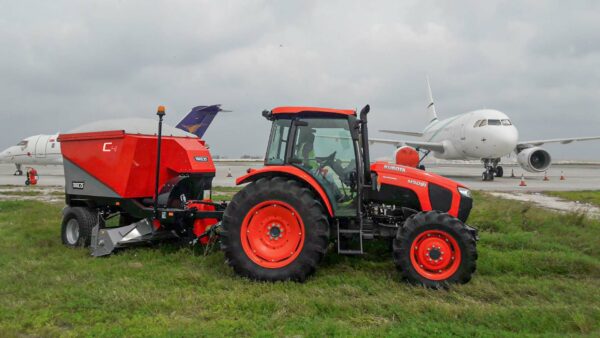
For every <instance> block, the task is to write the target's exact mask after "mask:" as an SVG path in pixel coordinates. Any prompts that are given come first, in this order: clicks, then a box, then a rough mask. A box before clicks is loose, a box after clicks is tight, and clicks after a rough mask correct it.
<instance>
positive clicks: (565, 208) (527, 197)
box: [489, 192, 600, 219]
mask: <svg viewBox="0 0 600 338" xmlns="http://www.w3.org/2000/svg"><path fill="white" fill-rule="evenodd" d="M489 194H490V195H492V196H496V197H501V198H505V199H511V200H516V201H521V202H531V203H533V204H535V205H536V206H538V207H541V208H545V209H550V210H554V211H559V212H563V213H566V212H577V213H584V214H586V215H587V216H588V217H591V218H596V219H600V208H598V207H596V206H593V205H591V204H587V203H581V202H573V201H568V200H564V199H561V198H558V197H554V196H548V195H543V194H540V193H522V192H489Z"/></svg>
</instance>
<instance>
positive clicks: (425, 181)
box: [371, 162, 473, 222]
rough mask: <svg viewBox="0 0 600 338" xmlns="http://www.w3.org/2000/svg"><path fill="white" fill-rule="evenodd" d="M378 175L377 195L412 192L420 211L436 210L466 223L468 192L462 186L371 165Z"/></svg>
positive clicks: (384, 165) (399, 168) (386, 165)
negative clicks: (380, 192) (417, 201)
mask: <svg viewBox="0 0 600 338" xmlns="http://www.w3.org/2000/svg"><path fill="white" fill-rule="evenodd" d="M371 172H372V173H375V174H377V182H376V184H377V191H378V192H379V191H388V190H389V189H388V188H387V187H388V186H392V187H394V188H393V189H392V191H411V192H412V193H414V195H415V196H416V197H417V199H418V200H419V205H420V210H423V211H429V210H439V211H443V212H447V213H449V214H450V215H452V216H454V217H457V218H459V219H460V220H461V221H463V222H465V221H466V219H467V217H468V216H469V212H470V210H471V206H472V201H473V199H472V197H471V192H470V190H469V189H468V188H467V187H465V186H464V185H463V184H460V183H458V182H456V181H453V180H451V179H448V178H445V177H442V176H440V175H436V174H432V173H429V172H426V171H423V170H420V169H416V168H412V167H406V166H403V165H397V164H392V163H388V162H375V163H373V164H371Z"/></svg>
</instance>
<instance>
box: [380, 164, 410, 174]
mask: <svg viewBox="0 0 600 338" xmlns="http://www.w3.org/2000/svg"><path fill="white" fill-rule="evenodd" d="M383 169H387V170H393V171H397V172H400V173H404V172H406V169H404V168H402V167H397V166H395V165H389V164H386V165H384V166H383Z"/></svg>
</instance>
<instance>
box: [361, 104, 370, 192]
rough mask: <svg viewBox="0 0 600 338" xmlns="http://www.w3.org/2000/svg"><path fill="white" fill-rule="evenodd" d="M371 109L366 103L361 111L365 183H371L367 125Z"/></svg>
mask: <svg viewBox="0 0 600 338" xmlns="http://www.w3.org/2000/svg"><path fill="white" fill-rule="evenodd" d="M370 110H371V106H369V105H366V106H364V108H363V109H361V111H360V115H359V118H360V122H361V128H360V130H361V133H360V138H361V139H360V142H361V143H362V148H363V154H362V155H363V167H364V169H363V170H364V173H365V178H364V182H365V185H368V184H370V183H371V158H370V157H369V128H368V127H367V114H368V113H369V111H370Z"/></svg>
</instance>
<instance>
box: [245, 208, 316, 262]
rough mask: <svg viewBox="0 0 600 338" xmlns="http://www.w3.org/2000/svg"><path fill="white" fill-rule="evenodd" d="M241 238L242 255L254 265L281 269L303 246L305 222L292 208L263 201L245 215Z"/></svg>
mask: <svg viewBox="0 0 600 338" xmlns="http://www.w3.org/2000/svg"><path fill="white" fill-rule="evenodd" d="M240 237H241V240H242V248H243V249H244V252H245V253H246V255H247V256H248V257H249V258H250V259H251V260H252V261H253V262H254V263H256V264H258V265H260V266H262V267H264V268H270V269H276V268H282V267H284V266H286V265H288V264H290V263H292V262H293V261H294V260H295V259H296V258H297V257H298V255H299V254H300V251H302V248H303V247H304V237H305V234H304V223H302V219H301V218H300V215H298V212H297V211H296V209H294V208H293V207H292V206H291V205H289V204H287V203H284V202H281V201H265V202H262V203H260V204H257V205H256V206H254V207H253V208H252V209H251V210H250V211H249V212H248V214H247V215H246V217H245V218H244V221H243V222H242V228H241V230H240Z"/></svg>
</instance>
